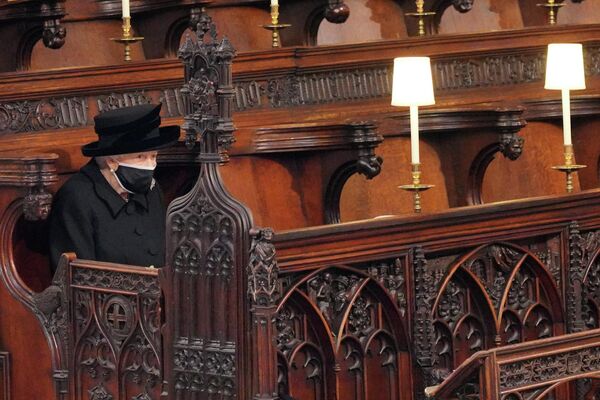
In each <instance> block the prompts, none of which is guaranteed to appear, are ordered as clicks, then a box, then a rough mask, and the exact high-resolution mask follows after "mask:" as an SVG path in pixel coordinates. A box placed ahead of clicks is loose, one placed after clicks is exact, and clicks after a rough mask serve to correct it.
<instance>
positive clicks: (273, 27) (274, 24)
mask: <svg viewBox="0 0 600 400" xmlns="http://www.w3.org/2000/svg"><path fill="white" fill-rule="evenodd" d="M290 26H292V25H290V24H280V23H279V5H278V4H276V5H271V23H270V24H266V25H262V27H263V28H265V29H267V30H270V31H271V35H272V37H273V44H272V47H273V48H275V47H279V44H280V43H281V41H280V40H279V31H280V30H281V29H285V28H289V27H290Z"/></svg>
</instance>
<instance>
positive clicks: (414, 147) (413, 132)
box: [410, 106, 420, 164]
mask: <svg viewBox="0 0 600 400" xmlns="http://www.w3.org/2000/svg"><path fill="white" fill-rule="evenodd" d="M410 160H411V161H410V162H411V163H413V164H419V163H420V159H419V106H410Z"/></svg>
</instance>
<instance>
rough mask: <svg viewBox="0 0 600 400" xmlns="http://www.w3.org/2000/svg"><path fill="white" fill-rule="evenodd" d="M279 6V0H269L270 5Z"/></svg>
mask: <svg viewBox="0 0 600 400" xmlns="http://www.w3.org/2000/svg"><path fill="white" fill-rule="evenodd" d="M274 6H279V0H271V7H274Z"/></svg>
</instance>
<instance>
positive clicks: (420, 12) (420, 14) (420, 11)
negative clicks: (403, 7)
mask: <svg viewBox="0 0 600 400" xmlns="http://www.w3.org/2000/svg"><path fill="white" fill-rule="evenodd" d="M416 3H417V12H416V13H406V15H408V16H410V17H415V18H418V19H419V36H425V17H431V16H433V15H435V12H433V11H428V12H425V10H424V7H425V0H416Z"/></svg>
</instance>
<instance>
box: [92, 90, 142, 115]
mask: <svg viewBox="0 0 600 400" xmlns="http://www.w3.org/2000/svg"><path fill="white" fill-rule="evenodd" d="M96 103H97V104H98V111H99V112H103V111H108V110H114V109H117V108H123V107H131V106H137V105H140V104H149V103H152V98H151V97H149V96H148V95H146V93H144V91H143V90H142V91H139V92H131V93H111V94H110V95H107V96H98V97H97V98H96Z"/></svg>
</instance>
